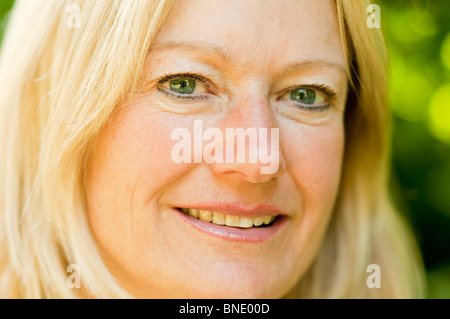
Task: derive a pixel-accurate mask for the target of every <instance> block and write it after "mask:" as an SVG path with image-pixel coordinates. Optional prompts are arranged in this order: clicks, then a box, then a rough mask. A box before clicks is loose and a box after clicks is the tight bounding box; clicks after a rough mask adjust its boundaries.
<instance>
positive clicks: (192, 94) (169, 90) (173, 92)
mask: <svg viewBox="0 0 450 319" xmlns="http://www.w3.org/2000/svg"><path fill="white" fill-rule="evenodd" d="M158 90H159V91H162V92H164V93H166V94H168V95H169V96H173V97H175V98H182V99H186V98H188V99H198V98H203V99H204V98H205V94H208V93H210V90H209V85H208V84H207V83H206V80H204V79H203V78H201V77H199V76H195V75H191V74H173V75H166V76H165V77H163V78H161V79H159V80H158Z"/></svg>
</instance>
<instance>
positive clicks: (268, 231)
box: [173, 208, 288, 243]
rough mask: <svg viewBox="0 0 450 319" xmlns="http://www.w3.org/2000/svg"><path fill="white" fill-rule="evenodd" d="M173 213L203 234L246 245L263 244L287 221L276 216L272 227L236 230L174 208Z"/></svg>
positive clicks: (284, 217)
mask: <svg viewBox="0 0 450 319" xmlns="http://www.w3.org/2000/svg"><path fill="white" fill-rule="evenodd" d="M173 211H175V212H176V213H177V214H178V215H179V216H181V217H182V218H183V220H184V221H185V222H187V223H188V224H190V225H191V226H193V227H194V228H196V229H198V230H200V231H202V232H204V233H207V234H210V235H212V236H215V237H218V238H222V239H226V240H231V241H237V242H247V243H259V242H264V241H267V240H269V239H271V238H273V237H275V235H276V234H278V233H279V232H280V231H281V230H282V229H283V228H284V227H285V226H286V224H287V220H288V219H287V217H286V216H278V217H277V219H276V220H275V221H274V222H273V223H272V225H270V226H268V227H251V228H238V227H230V226H221V225H216V224H213V223H210V222H206V221H203V220H200V219H197V218H193V217H190V216H188V215H186V214H184V213H182V212H180V211H179V210H178V209H176V208H173Z"/></svg>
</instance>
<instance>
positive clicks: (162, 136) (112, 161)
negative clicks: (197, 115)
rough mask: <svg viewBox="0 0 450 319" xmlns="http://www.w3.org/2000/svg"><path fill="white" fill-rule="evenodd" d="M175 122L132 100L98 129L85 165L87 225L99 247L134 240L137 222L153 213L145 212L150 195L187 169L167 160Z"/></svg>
mask: <svg viewBox="0 0 450 319" xmlns="http://www.w3.org/2000/svg"><path fill="white" fill-rule="evenodd" d="M180 126H183V123H179V121H177V120H176V119H174V117H173V116H171V115H170V114H167V113H163V112H158V111H157V109H156V108H150V107H149V106H148V105H140V104H139V103H135V104H133V105H131V106H129V107H128V108H127V109H126V111H125V110H124V111H123V112H121V113H119V114H117V115H116V116H115V118H114V119H113V121H111V123H110V124H108V125H107V126H106V127H105V128H103V130H102V132H101V134H100V135H99V137H98V140H97V145H96V147H95V151H94V152H93V153H92V155H91V157H90V161H89V164H88V172H89V173H88V188H87V193H88V194H87V195H88V208H89V219H90V223H91V227H92V230H93V232H94V235H95V237H96V238H97V240H98V241H99V242H100V244H101V245H102V246H103V247H111V243H113V242H114V243H117V242H120V243H121V245H124V246H125V245H126V244H132V245H135V244H137V243H136V242H131V241H130V239H132V238H134V237H135V235H136V231H137V230H138V229H139V228H140V227H141V226H140V225H139V223H136V221H137V220H138V221H147V222H149V219H154V218H156V216H151V214H146V212H148V211H149V207H148V206H149V205H150V204H149V202H150V199H152V198H155V197H158V196H159V194H160V193H162V192H163V191H164V188H165V187H166V186H168V185H170V184H171V183H172V182H173V181H175V180H177V179H178V178H179V177H180V176H182V175H183V174H184V173H185V172H186V170H188V169H189V167H188V166H189V165H188V164H186V165H179V164H178V165H177V164H175V163H174V162H173V161H172V159H171V149H172V145H173V144H174V143H175V142H173V141H171V138H170V137H171V132H172V131H173V129H175V128H176V127H180ZM148 224H149V223H147V225H148ZM150 224H151V223H150ZM117 237H120V240H117V239H118V238H117ZM134 240H136V238H134ZM139 241H140V240H139Z"/></svg>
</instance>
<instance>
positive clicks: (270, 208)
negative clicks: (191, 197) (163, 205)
mask: <svg viewBox="0 0 450 319" xmlns="http://www.w3.org/2000/svg"><path fill="white" fill-rule="evenodd" d="M177 207H179V208H188V209H198V210H207V211H211V212H217V213H221V214H224V215H234V216H242V217H261V216H278V215H287V213H286V212H285V211H283V210H282V209H280V208H278V207H277V206H274V205H270V204H259V205H254V206H244V205H242V204H239V203H230V202H226V203H198V204H192V205H186V206H177Z"/></svg>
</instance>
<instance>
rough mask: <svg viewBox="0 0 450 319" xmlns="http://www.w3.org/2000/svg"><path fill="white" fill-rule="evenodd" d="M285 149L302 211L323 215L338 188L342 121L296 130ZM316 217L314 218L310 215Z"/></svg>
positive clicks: (342, 141)
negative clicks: (301, 203)
mask: <svg viewBox="0 0 450 319" xmlns="http://www.w3.org/2000/svg"><path fill="white" fill-rule="evenodd" d="M294 134H295V136H297V137H298V138H296V139H295V140H293V139H290V140H289V141H288V142H287V143H288V144H287V147H286V149H287V150H288V151H286V155H285V160H286V165H287V168H288V170H289V172H290V174H291V176H292V178H293V179H294V182H295V184H296V186H297V187H298V189H299V191H300V193H301V194H302V200H303V207H302V210H303V212H305V213H306V214H307V213H308V212H315V214H314V215H315V216H316V217H318V216H323V214H325V213H327V212H330V210H331V209H332V207H333V205H334V201H335V198H336V194H337V191H338V188H339V182H340V176H341V165H342V156H343V151H344V130H343V125H342V124H341V122H340V121H335V122H332V123H330V124H329V125H327V126H305V127H302V128H298V129H296V130H295V133H294ZM311 218H313V216H311Z"/></svg>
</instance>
